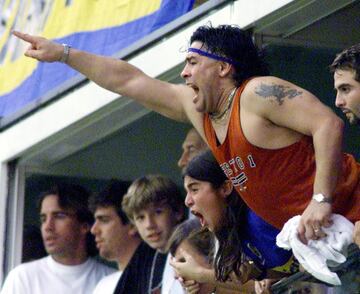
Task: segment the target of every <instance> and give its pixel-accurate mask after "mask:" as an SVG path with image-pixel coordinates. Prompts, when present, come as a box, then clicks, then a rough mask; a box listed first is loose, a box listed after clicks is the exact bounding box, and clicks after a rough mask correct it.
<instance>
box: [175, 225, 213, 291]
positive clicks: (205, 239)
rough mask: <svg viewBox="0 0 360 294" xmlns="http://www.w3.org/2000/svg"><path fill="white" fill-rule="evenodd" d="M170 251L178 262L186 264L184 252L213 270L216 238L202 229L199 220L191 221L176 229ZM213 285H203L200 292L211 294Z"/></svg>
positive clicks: (201, 264)
mask: <svg viewBox="0 0 360 294" xmlns="http://www.w3.org/2000/svg"><path fill="white" fill-rule="evenodd" d="M168 250H169V252H170V253H171V255H172V256H173V257H174V258H175V259H176V261H178V262H186V256H185V255H184V253H183V252H184V251H185V252H186V253H187V254H188V255H191V257H192V258H193V259H194V260H195V262H196V263H198V264H199V265H200V266H202V267H204V268H212V265H211V263H212V256H213V251H214V237H213V235H212V233H210V231H209V230H207V229H202V228H201V224H200V222H199V220H198V219H189V220H187V221H185V222H183V223H181V224H180V225H178V226H177V227H176V229H175V230H174V232H173V234H172V235H171V237H170V239H169V242H168ZM212 288H213V285H208V284H201V285H200V292H198V293H210V292H211V290H212Z"/></svg>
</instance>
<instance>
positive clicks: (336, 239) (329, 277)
mask: <svg viewBox="0 0 360 294" xmlns="http://www.w3.org/2000/svg"><path fill="white" fill-rule="evenodd" d="M299 221H300V216H299V215H298V216H295V217H293V218H291V219H290V220H289V221H287V223H286V224H285V225H284V227H283V229H282V230H281V232H280V233H279V234H278V235H277V237H276V245H277V246H279V247H281V248H284V249H287V250H290V249H291V250H292V252H293V254H294V256H295V257H296V259H297V260H298V261H299V262H300V264H301V265H302V266H303V267H304V268H305V270H306V271H308V272H309V273H310V274H312V275H313V276H314V277H316V278H317V279H319V280H321V281H324V282H326V283H329V284H332V285H341V281H340V279H339V277H338V275H337V274H336V273H333V272H331V271H330V270H329V268H328V265H329V266H336V265H338V264H340V263H343V262H344V261H346V257H345V256H346V254H347V248H348V246H349V245H350V244H351V243H352V232H353V230H354V225H353V224H352V223H351V222H350V221H349V220H347V219H346V218H345V217H343V216H341V215H338V214H333V215H332V221H333V224H332V225H331V227H329V228H324V227H322V228H321V229H322V230H323V232H324V233H326V235H327V236H326V237H324V238H321V239H319V240H309V241H308V244H307V245H305V244H303V243H302V242H301V241H300V240H299V238H298V233H297V228H298V225H299ZM326 262H328V265H327V263H326Z"/></svg>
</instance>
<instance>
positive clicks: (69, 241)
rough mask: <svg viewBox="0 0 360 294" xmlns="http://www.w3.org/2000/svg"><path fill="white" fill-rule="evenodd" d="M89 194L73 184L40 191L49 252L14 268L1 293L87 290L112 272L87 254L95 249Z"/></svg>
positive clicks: (84, 292) (70, 293)
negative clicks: (92, 237)
mask: <svg viewBox="0 0 360 294" xmlns="http://www.w3.org/2000/svg"><path fill="white" fill-rule="evenodd" d="M88 197H89V193H88V192H87V191H86V190H85V189H84V188H82V187H80V186H75V185H58V186H55V187H53V188H52V189H50V190H49V191H46V192H44V193H42V194H41V195H40V199H39V207H40V221H41V235H42V239H43V242H44V246H45V249H46V252H47V253H48V256H47V257H44V258H42V259H39V260H36V261H32V262H28V263H24V264H21V265H19V266H17V267H16V268H14V269H13V270H12V271H11V272H10V273H9V274H8V276H7V278H6V280H5V283H4V285H3V288H2V290H1V294H48V293H51V294H89V293H92V291H93V289H94V288H95V286H96V284H97V282H98V281H99V280H100V279H101V278H103V277H104V276H106V275H108V274H110V273H112V272H114V270H113V269H112V268H110V267H108V266H105V265H103V264H101V263H99V262H97V261H96V260H94V259H93V258H91V257H90V256H91V255H94V254H96V249H95V247H94V242H93V240H91V235H90V227H91V224H92V223H93V217H92V214H91V212H90V211H89V210H88V207H87V206H88Z"/></svg>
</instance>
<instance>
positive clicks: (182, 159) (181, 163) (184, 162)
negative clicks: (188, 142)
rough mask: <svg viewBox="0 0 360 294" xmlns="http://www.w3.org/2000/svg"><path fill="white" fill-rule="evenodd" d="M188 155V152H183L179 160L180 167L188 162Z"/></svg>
mask: <svg viewBox="0 0 360 294" xmlns="http://www.w3.org/2000/svg"><path fill="white" fill-rule="evenodd" d="M186 158H187V155H186V152H185V151H184V152H183V153H182V154H181V157H180V158H179V161H178V163H177V164H178V167H180V168H181V169H183V168H184V167H185V166H186V164H187V159H186Z"/></svg>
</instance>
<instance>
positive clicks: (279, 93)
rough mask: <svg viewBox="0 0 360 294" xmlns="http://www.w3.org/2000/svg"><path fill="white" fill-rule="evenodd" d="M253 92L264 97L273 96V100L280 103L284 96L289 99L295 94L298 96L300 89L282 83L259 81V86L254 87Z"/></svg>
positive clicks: (300, 92) (282, 101)
mask: <svg viewBox="0 0 360 294" xmlns="http://www.w3.org/2000/svg"><path fill="white" fill-rule="evenodd" d="M255 93H256V94H258V95H259V96H261V97H263V98H265V99H266V98H271V97H275V100H276V101H277V102H278V103H279V105H281V104H283V103H284V100H285V98H286V97H287V98H289V99H292V98H295V97H296V96H300V95H301V94H302V91H298V90H296V89H291V88H290V87H288V86H283V85H276V84H272V85H268V84H264V83H261V84H260V86H257V87H256V89H255Z"/></svg>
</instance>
